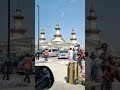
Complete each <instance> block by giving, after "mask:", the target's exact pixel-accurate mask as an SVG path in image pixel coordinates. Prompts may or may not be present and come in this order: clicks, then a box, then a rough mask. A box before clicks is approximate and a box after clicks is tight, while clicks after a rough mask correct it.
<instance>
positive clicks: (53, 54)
mask: <svg viewBox="0 0 120 90" xmlns="http://www.w3.org/2000/svg"><path fill="white" fill-rule="evenodd" d="M58 53H59V49H58V48H48V54H49V56H50V57H56V56H57V55H58Z"/></svg>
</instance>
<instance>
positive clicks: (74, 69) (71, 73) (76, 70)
mask: <svg viewBox="0 0 120 90" xmlns="http://www.w3.org/2000/svg"><path fill="white" fill-rule="evenodd" d="M67 76H68V83H70V84H76V81H77V80H80V66H79V63H78V62H70V63H69V65H68V71H67Z"/></svg>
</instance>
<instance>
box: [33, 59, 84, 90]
mask: <svg viewBox="0 0 120 90" xmlns="http://www.w3.org/2000/svg"><path fill="white" fill-rule="evenodd" d="M69 62H71V61H69V60H68V59H58V58H57V57H50V58H48V62H45V61H44V58H40V59H39V60H36V61H35V66H48V67H49V68H50V69H51V70H52V72H53V75H54V79H55V82H54V84H53V86H52V87H51V88H50V89H49V90H85V87H84V86H83V85H80V84H77V85H73V84H69V83H67V82H66V79H65V78H66V76H67V67H68V63H69ZM73 62H75V61H73Z"/></svg>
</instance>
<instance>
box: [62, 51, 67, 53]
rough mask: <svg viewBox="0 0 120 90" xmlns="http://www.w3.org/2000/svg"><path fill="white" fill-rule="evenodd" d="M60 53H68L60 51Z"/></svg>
mask: <svg viewBox="0 0 120 90" xmlns="http://www.w3.org/2000/svg"><path fill="white" fill-rule="evenodd" d="M60 53H68V51H60Z"/></svg>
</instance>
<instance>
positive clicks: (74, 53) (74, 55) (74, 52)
mask: <svg viewBox="0 0 120 90" xmlns="http://www.w3.org/2000/svg"><path fill="white" fill-rule="evenodd" d="M73 60H76V51H75V49H74V48H73Z"/></svg>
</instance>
